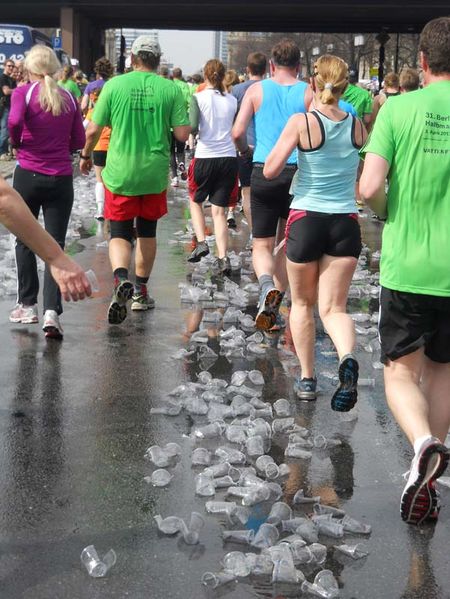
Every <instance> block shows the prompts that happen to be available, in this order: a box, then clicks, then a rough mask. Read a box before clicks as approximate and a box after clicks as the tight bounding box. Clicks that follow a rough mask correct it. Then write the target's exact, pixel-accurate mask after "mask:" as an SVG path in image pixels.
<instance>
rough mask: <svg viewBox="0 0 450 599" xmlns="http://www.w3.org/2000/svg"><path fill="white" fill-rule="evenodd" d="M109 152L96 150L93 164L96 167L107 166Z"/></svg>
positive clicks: (93, 154)
mask: <svg viewBox="0 0 450 599" xmlns="http://www.w3.org/2000/svg"><path fill="white" fill-rule="evenodd" d="M107 154H108V152H106V151H103V150H94V151H93V152H92V162H93V163H94V166H106V156H107Z"/></svg>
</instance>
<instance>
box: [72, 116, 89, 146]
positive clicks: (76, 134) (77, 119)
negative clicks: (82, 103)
mask: <svg viewBox="0 0 450 599" xmlns="http://www.w3.org/2000/svg"><path fill="white" fill-rule="evenodd" d="M85 144H86V132H85V130H84V127H83V117H82V116H81V111H80V107H79V106H77V111H76V113H75V114H74V115H73V121H72V131H71V133H70V151H71V152H74V151H75V150H80V149H81V148H82V147H83V146H84V145H85Z"/></svg>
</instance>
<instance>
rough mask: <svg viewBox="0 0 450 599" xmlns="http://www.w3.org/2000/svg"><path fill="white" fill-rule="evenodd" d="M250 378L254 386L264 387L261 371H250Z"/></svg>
mask: <svg viewBox="0 0 450 599" xmlns="http://www.w3.org/2000/svg"><path fill="white" fill-rule="evenodd" d="M248 378H249V381H250V382H251V383H253V385H256V386H261V385H264V377H263V374H262V372H261V371H260V370H250V372H249V373H248Z"/></svg>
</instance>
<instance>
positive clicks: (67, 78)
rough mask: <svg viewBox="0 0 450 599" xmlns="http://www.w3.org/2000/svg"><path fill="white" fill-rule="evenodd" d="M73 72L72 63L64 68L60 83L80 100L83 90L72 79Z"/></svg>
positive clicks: (60, 85)
mask: <svg viewBox="0 0 450 599" xmlns="http://www.w3.org/2000/svg"><path fill="white" fill-rule="evenodd" d="M73 72H74V71H73V68H72V67H71V66H70V65H66V66H65V67H64V68H63V70H62V77H61V79H60V80H59V81H58V85H59V87H63V88H64V89H66V90H67V91H68V92H70V93H71V94H72V96H73V97H74V98H75V99H76V100H78V98H79V97H80V96H81V91H80V88H79V87H78V85H77V84H76V83H75V81H74V80H73V79H72V77H73Z"/></svg>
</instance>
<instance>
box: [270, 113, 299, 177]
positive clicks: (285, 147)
mask: <svg viewBox="0 0 450 599" xmlns="http://www.w3.org/2000/svg"><path fill="white" fill-rule="evenodd" d="M299 117H300V114H294V115H293V116H291V118H290V119H289V120H288V122H287V124H286V127H285V128H284V129H283V132H282V133H281V135H280V137H279V138H278V141H277V143H276V144H275V146H274V147H273V149H272V151H271V152H270V154H269V155H268V156H267V158H266V162H265V163H264V169H263V175H264V177H265V178H266V179H275V178H276V177H278V175H279V174H280V173H281V171H282V170H283V169H284V167H285V166H286V162H287V159H288V158H289V156H290V155H291V154H292V152H293V150H294V149H295V147H296V146H297V145H298V142H299V138H300V120H299Z"/></svg>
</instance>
